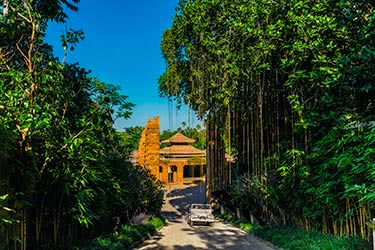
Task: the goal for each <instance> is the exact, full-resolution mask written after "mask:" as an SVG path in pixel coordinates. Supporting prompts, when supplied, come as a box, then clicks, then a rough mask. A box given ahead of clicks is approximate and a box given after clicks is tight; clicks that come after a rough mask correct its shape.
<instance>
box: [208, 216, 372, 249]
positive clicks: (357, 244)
mask: <svg viewBox="0 0 375 250" xmlns="http://www.w3.org/2000/svg"><path fill="white" fill-rule="evenodd" d="M215 216H216V217H218V218H221V219H223V220H225V221H227V222H229V223H231V224H234V225H236V226H238V227H240V228H241V229H242V230H244V231H246V232H247V233H249V234H251V233H253V234H255V235H256V236H258V237H260V238H262V239H264V240H266V241H269V242H271V243H272V244H273V245H275V246H277V247H280V248H281V249H283V250H369V249H371V245H370V244H369V243H368V242H367V241H366V240H363V239H361V238H359V237H352V236H341V237H340V236H334V235H330V234H324V233H320V232H315V231H304V230H301V229H297V228H288V227H281V228H271V229H266V228H262V227H261V226H260V225H258V224H252V223H250V222H248V221H240V220H238V219H236V218H235V217H233V216H231V215H221V214H216V213H215Z"/></svg>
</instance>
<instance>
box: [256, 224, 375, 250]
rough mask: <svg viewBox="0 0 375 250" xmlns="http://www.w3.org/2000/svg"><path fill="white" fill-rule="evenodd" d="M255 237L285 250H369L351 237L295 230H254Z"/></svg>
mask: <svg viewBox="0 0 375 250" xmlns="http://www.w3.org/2000/svg"><path fill="white" fill-rule="evenodd" d="M255 235H257V236H258V237H260V238H263V239H265V240H267V241H269V242H271V243H272V244H274V245H275V246H278V247H280V248H282V249H285V250H369V249H371V248H370V244H369V243H368V242H367V241H365V240H363V239H361V238H359V237H352V236H341V237H340V236H334V235H330V234H324V233H321V232H315V231H304V230H301V229H297V228H287V227H283V228H272V229H261V230H255Z"/></svg>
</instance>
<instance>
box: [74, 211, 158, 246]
mask: <svg viewBox="0 0 375 250" xmlns="http://www.w3.org/2000/svg"><path fill="white" fill-rule="evenodd" d="M164 225H165V219H164V218H160V217H153V218H152V219H151V220H149V221H147V222H146V223H144V224H139V225H123V226H121V227H120V228H119V229H118V230H116V232H113V233H111V234H108V235H103V236H99V237H97V238H95V239H93V240H92V242H91V243H90V244H89V245H88V246H86V247H83V248H80V249H81V250H125V249H132V248H133V247H135V246H136V245H137V244H139V243H140V242H141V241H142V240H143V239H145V238H147V237H149V236H150V235H151V234H153V233H154V232H155V231H156V230H158V229H160V228H161V227H163V226H164Z"/></svg>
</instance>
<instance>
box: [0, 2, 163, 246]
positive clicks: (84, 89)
mask: <svg viewBox="0 0 375 250" xmlns="http://www.w3.org/2000/svg"><path fill="white" fill-rule="evenodd" d="M78 2H79V0H71V1H68V0H63V1H60V0H58V1H57V0H56V1H55V0H38V1H23V0H16V1H9V9H8V13H7V15H6V16H1V17H0V37H1V38H2V39H0V92H1V95H0V142H1V143H0V144H1V145H2V148H1V154H0V159H1V164H0V173H1V175H0V185H1V186H0V188H1V191H3V186H5V187H6V188H7V190H11V192H9V193H11V194H10V196H9V202H8V201H7V202H5V198H6V197H5V196H4V197H3V196H1V200H0V231H1V232H2V233H1V234H0V241H1V242H9V241H6V240H7V239H10V238H14V239H18V235H16V234H18V233H19V234H20V235H21V236H22V237H19V240H20V239H22V240H24V241H27V242H30V244H31V245H34V246H35V248H38V249H61V248H69V247H70V245H72V244H73V243H74V242H75V241H77V240H78V241H82V238H87V236H86V235H87V234H86V233H85V232H86V230H87V231H88V229H89V230H90V231H92V230H93V228H95V226H96V225H98V223H99V222H102V221H105V220H106V219H107V218H108V217H112V216H120V217H121V218H122V221H127V220H129V218H130V217H132V216H133V215H134V214H137V213H139V212H140V211H148V212H150V213H152V212H155V213H157V212H158V211H159V210H160V207H161V205H162V198H163V192H162V191H161V184H160V183H159V182H157V181H156V180H155V178H154V177H152V176H151V175H150V174H149V173H148V172H147V171H145V170H143V169H138V168H134V167H133V166H132V165H130V163H128V162H127V155H126V152H129V151H128V149H127V148H126V147H128V145H123V144H121V139H120V137H119V136H118V134H117V133H116V131H115V130H114V128H113V124H114V122H115V120H116V119H117V118H124V119H128V118H129V117H130V115H131V113H132V108H133V106H134V105H133V104H132V103H130V102H129V101H128V99H127V96H126V95H124V94H122V93H121V92H120V89H119V87H118V86H115V85H113V84H109V83H104V82H102V81H100V80H99V79H96V78H94V77H92V76H90V75H89V70H87V69H84V68H82V67H80V66H79V64H70V63H65V59H66V54H65V56H64V59H63V60H62V62H59V60H58V58H56V57H55V56H54V55H53V54H52V49H51V47H50V46H49V45H48V44H45V43H44V42H43V39H44V37H45V29H46V27H47V24H48V21H51V20H54V21H59V22H64V21H65V19H66V14H65V12H64V11H65V9H66V8H65V7H67V8H68V9H71V10H76V9H77V6H76V4H77V3H78ZM83 38H84V34H83V32H82V31H74V30H69V32H68V33H67V34H65V35H63V36H62V40H63V41H62V42H63V47H64V49H65V52H66V50H67V49H68V47H69V49H74V47H75V45H76V44H77V43H78V42H79V41H80V40H81V39H83ZM124 147H125V148H124ZM3 162H4V164H3ZM4 184H5V185H4ZM8 204H12V209H10V208H9V206H8ZM5 210H6V211H5ZM12 218H17V219H19V221H20V222H27V223H29V224H30V225H35V226H33V227H28V232H27V233H26V232H24V231H22V232H20V231H19V230H13V229H14V228H13V227H12V225H10V224H11V223H13V222H15V220H11V219H12ZM26 218H27V220H26ZM21 228H23V227H21ZM21 230H24V229H21ZM72 231H75V232H83V233H82V235H81V234H72V233H71V232H72ZM3 232H6V233H3ZM52 232H53V233H52ZM23 235H25V236H26V238H25V237H24V236H23ZM11 244H13V243H11ZM14 244H15V245H9V246H7V247H8V248H10V249H18V248H17V245H16V244H17V243H14ZM28 244H29V243H28ZM103 244H105V242H103Z"/></svg>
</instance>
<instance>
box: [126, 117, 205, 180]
mask: <svg viewBox="0 0 375 250" xmlns="http://www.w3.org/2000/svg"><path fill="white" fill-rule="evenodd" d="M192 143H194V140H193V139H191V138H188V137H186V136H185V135H183V134H182V133H180V132H177V133H176V134H175V135H173V136H172V137H171V138H169V139H167V140H164V141H162V142H160V129H159V117H156V118H154V119H152V120H149V121H148V122H147V125H146V127H145V129H144V130H143V132H142V136H141V140H140V141H139V149H138V152H134V153H133V159H132V162H133V164H134V165H138V166H141V167H146V168H148V169H149V170H150V172H151V174H153V175H155V176H156V177H157V179H159V180H160V181H161V182H163V183H164V184H168V185H169V184H173V185H183V184H189V183H193V182H196V181H202V180H204V179H205V175H206V151H205V150H200V149H197V148H195V147H193V145H192ZM160 144H162V145H165V147H164V148H162V149H160Z"/></svg>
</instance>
